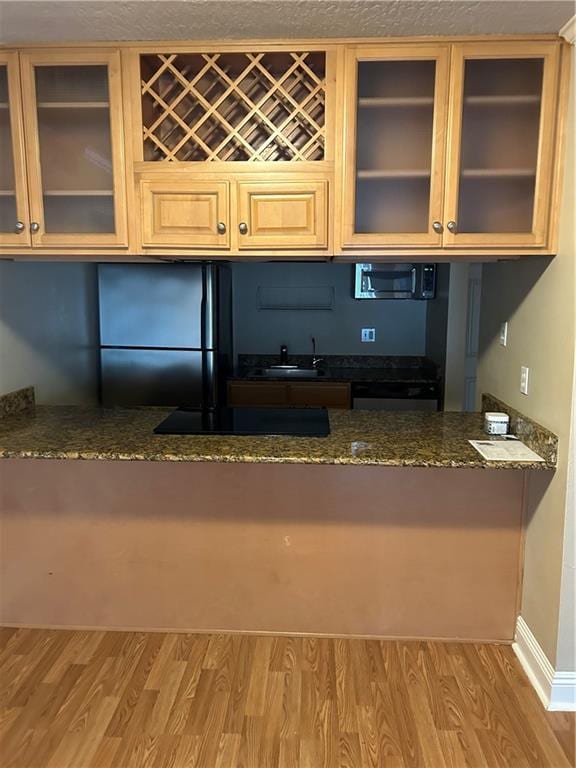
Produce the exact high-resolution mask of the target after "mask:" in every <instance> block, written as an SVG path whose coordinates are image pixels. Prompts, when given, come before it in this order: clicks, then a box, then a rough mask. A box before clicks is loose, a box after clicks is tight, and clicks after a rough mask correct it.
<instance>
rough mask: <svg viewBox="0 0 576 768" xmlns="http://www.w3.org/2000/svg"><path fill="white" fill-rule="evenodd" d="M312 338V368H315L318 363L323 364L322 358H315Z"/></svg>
mask: <svg viewBox="0 0 576 768" xmlns="http://www.w3.org/2000/svg"><path fill="white" fill-rule="evenodd" d="M311 338H312V368H316V367H317V365H318V363H321V362H323V360H324V358H323V357H316V339H315V338H314V336H312V337H311Z"/></svg>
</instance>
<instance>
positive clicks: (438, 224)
mask: <svg viewBox="0 0 576 768" xmlns="http://www.w3.org/2000/svg"><path fill="white" fill-rule="evenodd" d="M432 229H433V230H434V232H436V234H437V235H440V234H441V233H442V232H444V227H443V226H442V222H441V221H433V222H432Z"/></svg>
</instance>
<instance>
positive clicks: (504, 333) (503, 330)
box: [500, 322, 508, 347]
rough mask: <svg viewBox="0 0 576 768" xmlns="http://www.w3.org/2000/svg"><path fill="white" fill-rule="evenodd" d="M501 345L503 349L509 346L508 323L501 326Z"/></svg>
mask: <svg viewBox="0 0 576 768" xmlns="http://www.w3.org/2000/svg"><path fill="white" fill-rule="evenodd" d="M500 344H501V345H502V346H503V347H507V346H508V322H505V323H502V325H501V326H500Z"/></svg>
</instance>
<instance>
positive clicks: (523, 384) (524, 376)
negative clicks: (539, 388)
mask: <svg viewBox="0 0 576 768" xmlns="http://www.w3.org/2000/svg"><path fill="white" fill-rule="evenodd" d="M529 373H530V368H527V367H526V366H525V365H523V366H521V368H520V392H521V393H522V394H523V395H527V394H528V375H529Z"/></svg>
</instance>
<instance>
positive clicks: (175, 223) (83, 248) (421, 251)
mask: <svg viewBox="0 0 576 768" xmlns="http://www.w3.org/2000/svg"><path fill="white" fill-rule="evenodd" d="M160 45H161V47H159V46H160ZM568 49H569V46H568V45H567V44H565V43H563V42H562V41H560V40H559V39H557V38H552V37H550V38H545V37H539V38H535V39H532V40H531V39H529V38H526V39H522V38H518V39H509V40H500V41H492V40H490V39H487V38H477V39H474V38H469V39H466V38H460V39H459V38H450V39H449V38H446V39H442V38H437V39H436V40H434V41H432V40H428V41H422V40H417V39H414V40H409V39H405V40H404V41H393V42H374V41H371V42H368V41H367V42H362V41H353V40H349V41H346V40H340V41H335V42H325V41H321V40H317V41H310V40H308V41H291V42H290V43H286V42H262V41H260V42H254V41H248V42H242V41H238V42H222V41H219V42H218V43H214V42H212V43H210V42H188V43H186V42H180V43H174V44H169V45H167V44H158V43H156V44H142V45H140V44H129V45H122V46H119V45H118V44H110V45H99V46H98V47H93V48H91V47H87V48H83V49H78V48H74V47H73V46H71V47H67V46H60V47H58V48H53V47H49V46H48V47H45V48H42V47H40V48H38V47H34V48H32V47H26V46H23V47H22V49H21V50H20V51H2V52H0V257H8V258H11V257H14V256H16V257H19V258H26V257H37V256H39V255H43V254H45V255H46V256H50V258H53V257H59V256H61V257H63V258H70V257H71V256H78V257H81V258H88V259H91V258H92V259H94V260H98V259H100V258H103V257H110V258H122V259H125V260H132V259H144V260H147V259H157V258H177V257H178V256H180V255H182V256H184V257H187V256H190V255H192V256H193V257H195V258H202V257H206V258H228V257H242V258H248V257H254V258H282V259H287V258H297V259H315V258H316V259H317V258H326V259H328V258H332V257H334V258H336V259H340V260H345V261H354V260H356V259H360V260H362V261H368V260H371V259H373V260H378V259H379V258H382V259H390V258H393V259H394V260H400V261H401V260H403V259H412V258H414V257H424V258H427V259H432V260H434V259H439V260H440V259H442V258H444V259H448V258H452V257H455V256H470V257H474V258H478V259H482V258H486V259H493V258H496V257H498V258H502V257H506V256H509V257H515V256H522V255H530V254H553V253H554V252H555V248H556V244H557V217H558V209H559V201H560V190H561V180H562V165H563V141H564V133H565V118H566V111H567V95H568V79H569V61H570V56H569V50H568Z"/></svg>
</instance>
